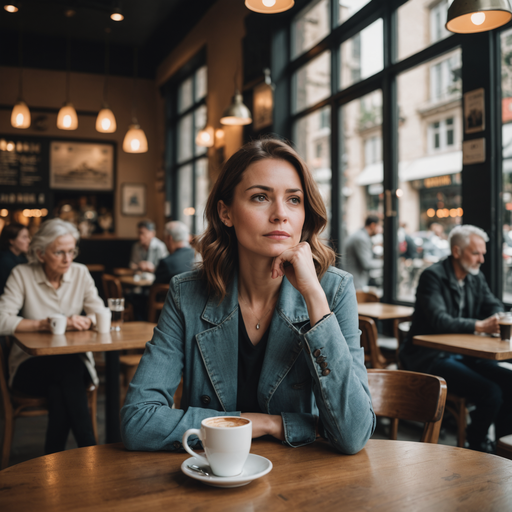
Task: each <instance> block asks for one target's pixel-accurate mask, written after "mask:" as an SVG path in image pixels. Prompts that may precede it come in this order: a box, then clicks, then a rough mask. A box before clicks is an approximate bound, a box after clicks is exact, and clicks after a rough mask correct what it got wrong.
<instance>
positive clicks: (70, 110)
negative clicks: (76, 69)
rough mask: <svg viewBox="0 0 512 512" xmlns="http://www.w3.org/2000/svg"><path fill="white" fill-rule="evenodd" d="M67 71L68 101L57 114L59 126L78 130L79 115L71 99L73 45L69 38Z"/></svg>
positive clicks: (61, 128) (63, 128)
mask: <svg viewBox="0 0 512 512" xmlns="http://www.w3.org/2000/svg"><path fill="white" fill-rule="evenodd" d="M66 53H67V58H66V60H67V71H66V101H65V102H64V105H63V106H62V108H61V109H60V110H59V113H58V115H57V128H59V130H76V129H77V128H78V116H77V114H76V110H75V107H74V106H73V103H71V101H70V94H69V89H70V83H69V82H70V78H71V76H70V75H71V73H70V67H71V45H70V42H69V39H68V45H67V52H66Z"/></svg>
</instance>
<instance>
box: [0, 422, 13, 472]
mask: <svg viewBox="0 0 512 512" xmlns="http://www.w3.org/2000/svg"><path fill="white" fill-rule="evenodd" d="M13 432H14V418H12V417H11V418H5V424H4V442H3V446H2V461H1V464H0V469H5V468H6V467H7V466H8V465H9V456H10V454H11V445H12V435H13Z"/></svg>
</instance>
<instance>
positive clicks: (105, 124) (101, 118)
mask: <svg viewBox="0 0 512 512" xmlns="http://www.w3.org/2000/svg"><path fill="white" fill-rule="evenodd" d="M109 33H110V29H107V30H106V38H105V78H104V82H103V104H102V107H101V110H100V111H99V113H98V117H97V118H96V131H98V132H100V133H114V132H115V131H116V130H117V123H116V117H115V116H114V112H112V110H110V108H109V106H108V103H107V92H108V69H109V57H110V48H109V44H108V43H109V39H108V35H109Z"/></svg>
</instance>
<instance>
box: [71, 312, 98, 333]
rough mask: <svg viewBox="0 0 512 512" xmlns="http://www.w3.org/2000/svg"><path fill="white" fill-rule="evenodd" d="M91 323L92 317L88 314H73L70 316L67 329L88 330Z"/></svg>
mask: <svg viewBox="0 0 512 512" xmlns="http://www.w3.org/2000/svg"><path fill="white" fill-rule="evenodd" d="M91 323H92V321H91V319H90V318H89V317H87V316H81V315H73V316H70V317H68V323H67V326H66V331H87V329H89V328H90V327H91Z"/></svg>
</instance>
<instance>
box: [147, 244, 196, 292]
mask: <svg viewBox="0 0 512 512" xmlns="http://www.w3.org/2000/svg"><path fill="white" fill-rule="evenodd" d="M194 257H195V254H194V249H192V247H180V248H179V249H176V250H175V251H174V252H173V253H172V254H169V256H167V257H165V258H162V259H161V260H160V263H158V267H156V270H155V283H162V284H169V281H170V280H171V279H172V278H173V277H174V276H176V275H178V274H182V273H183V272H190V271H191V270H192V268H193V266H194Z"/></svg>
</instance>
